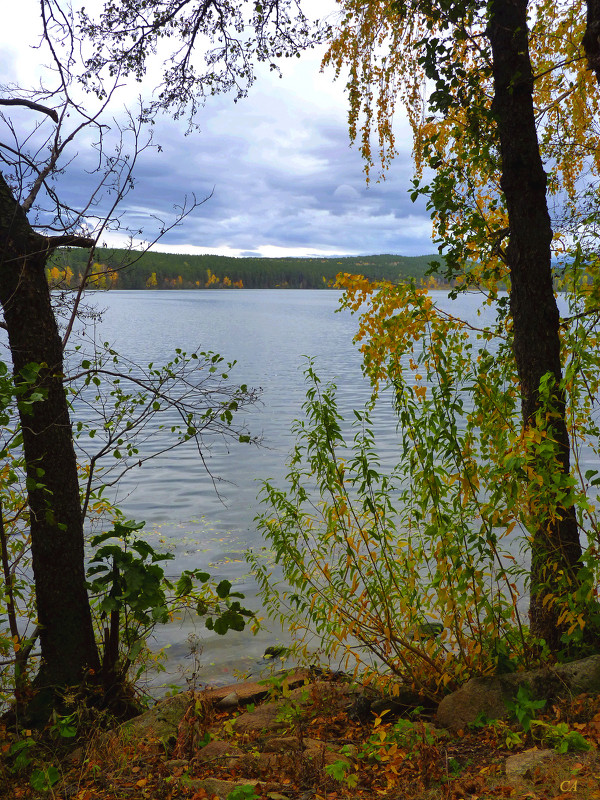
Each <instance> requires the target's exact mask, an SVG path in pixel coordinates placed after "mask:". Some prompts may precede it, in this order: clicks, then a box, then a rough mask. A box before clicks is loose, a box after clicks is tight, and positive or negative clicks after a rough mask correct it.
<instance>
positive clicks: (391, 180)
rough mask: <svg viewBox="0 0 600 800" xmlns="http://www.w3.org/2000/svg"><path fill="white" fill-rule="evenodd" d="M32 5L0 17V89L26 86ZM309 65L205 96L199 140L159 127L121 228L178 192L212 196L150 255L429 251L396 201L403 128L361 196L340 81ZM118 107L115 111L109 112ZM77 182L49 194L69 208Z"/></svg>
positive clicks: (78, 191) (406, 207)
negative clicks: (243, 91) (239, 91)
mask: <svg viewBox="0 0 600 800" xmlns="http://www.w3.org/2000/svg"><path fill="white" fill-rule="evenodd" d="M37 7H38V6H37V2H36V0H19V3H18V5H17V4H14V5H13V4H11V8H12V9H14V10H12V11H11V12H9V13H8V14H6V12H7V9H3V25H2V28H1V29H0V40H1V41H0V77H1V81H0V82H1V83H3V84H5V83H7V82H10V81H15V80H19V81H20V82H21V84H22V85H27V82H28V81H29V82H31V81H32V80H34V81H35V80H36V76H37V73H38V71H39V70H38V68H37V66H36V63H37V58H38V51H36V50H32V49H30V44H31V42H32V39H31V33H32V31H33V30H34V29H35V28H36V26H37ZM317 7H318V8H319V11H320V12H322V11H323V10H325V9H331V10H333V9H335V2H333V0H320V2H318V6H317ZM38 29H39V28H38ZM319 65H320V53H316V52H314V51H310V52H309V53H307V54H305V55H304V56H303V57H302V58H301V59H290V60H284V61H283V62H282V69H283V78H282V79H279V78H278V77H277V76H276V75H275V74H274V73H271V72H269V71H268V70H267V69H265V70H261V71H260V73H259V79H258V80H257V82H256V83H255V85H254V86H253V88H252V89H251V91H250V94H249V96H248V98H247V99H245V100H242V101H240V102H238V103H234V102H233V97H230V96H223V97H216V98H210V99H209V100H208V101H207V103H206V105H205V107H204V108H203V109H202V110H201V112H200V114H199V117H198V120H197V121H198V123H199V126H200V130H199V131H193V132H192V133H190V134H189V135H188V136H185V129H186V125H185V123H184V122H181V123H178V122H174V121H173V120H170V119H162V120H159V121H158V123H157V124H156V125H155V126H154V140H155V142H156V143H158V144H160V145H161V152H160V153H157V152H156V151H147V152H146V153H145V154H144V155H143V156H142V158H141V159H140V160H139V162H138V165H137V168H136V188H135V191H134V192H133V193H131V194H130V195H129V196H128V197H127V198H126V200H125V204H124V206H123V207H122V209H121V210H122V211H124V212H125V218H126V219H127V221H128V222H129V223H130V225H131V226H133V227H136V228H138V227H141V228H144V229H145V230H147V231H148V235H152V230H153V220H152V217H153V215H157V216H159V217H161V218H163V219H168V218H169V215H170V214H171V211H172V208H173V206H174V205H176V204H178V203H181V202H182V200H183V198H184V196H185V195H186V194H188V195H189V194H190V193H192V192H193V193H194V194H195V195H196V196H197V197H198V198H202V197H204V196H206V195H208V194H210V193H211V192H212V197H211V199H210V200H209V201H208V202H206V203H205V204H203V205H202V206H201V207H200V208H198V209H197V210H196V211H195V212H194V214H193V216H191V217H188V218H187V220H186V221H185V223H184V224H183V225H182V226H180V227H179V228H177V229H176V230H174V231H172V232H171V233H169V234H168V235H167V236H166V237H165V238H164V239H163V240H162V242H161V245H160V249H161V250H164V251H167V252H190V253H219V254H223V255H264V256H279V255H301V256H310V255H334V254H335V255H338V254H349V255H352V254H375V253H398V254H402V255H420V254H423V253H431V252H434V250H435V247H434V246H433V245H432V242H431V225H430V221H429V216H428V214H427V212H426V210H425V208H424V204H423V203H420V204H419V203H417V204H413V203H412V202H411V201H410V198H409V196H408V191H407V190H408V188H409V182H410V178H411V175H412V165H411V158H410V153H411V135H410V131H409V128H408V125H407V123H406V122H405V121H404V120H403V119H402V118H401V117H399V118H398V120H397V123H396V132H397V137H398V148H399V150H400V154H399V156H398V157H397V158H396V160H395V162H394V164H393V165H392V167H391V169H390V170H389V172H388V174H387V179H386V180H385V181H384V182H380V183H377V182H372V183H371V184H370V186H369V187H368V188H367V186H366V183H365V176H364V172H363V164H362V162H361V158H360V155H359V153H358V151H357V149H356V148H351V147H350V146H349V138H348V128H347V118H346V113H347V109H346V99H345V96H344V91H343V81H342V82H339V83H334V82H333V75H332V74H331V72H328V73H325V74H320V73H319ZM30 85H31V84H30ZM137 91H138V87H137V86H132V87H130V88H129V89H128V90H126V94H128V96H129V99H131V98H133V97H134V96H135V93H136V92H137ZM122 105H123V104H122V101H119V103H118V104H116V106H115V110H114V113H115V114H119V113H120V110H121V108H122ZM27 113H29V112H27ZM20 119H21V118H20V117H17V118H16V121H17V123H18V122H19V120H20ZM86 146H87V145H86V142H85V140H80V143H79V145H78V147H77V148H76V149H78V151H79V152H80V153H81V154H82V155H81V157H82V158H83V159H84V161H85V158H86V152H85V149H84V152H83V153H82V147H83V148H85V147H86ZM80 161H81V159H80ZM88 184H89V175H88V174H87V173H86V172H85V171H83V170H82V168H81V166H79V167H78V168H77V169H75V165H73V168H72V169H70V170H67V172H66V173H65V175H63V176H62V177H61V184H60V187H61V191H62V193H63V194H64V195H65V196H72V197H73V199H74V200H75V201H77V200H80V198H82V197H83V196H84V195H85V192H86V190H87V187H88ZM108 243H109V244H118V243H119V240H118V239H115V238H113V239H110V240H109V242H108Z"/></svg>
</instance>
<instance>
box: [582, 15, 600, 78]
mask: <svg viewBox="0 0 600 800" xmlns="http://www.w3.org/2000/svg"><path fill="white" fill-rule="evenodd" d="M583 47H584V49H585V55H586V58H587V62H588V67H589V68H590V69H591V70H593V72H594V73H595V74H596V80H597V81H598V83H599V84H600V0H587V19H586V26H585V34H584V36H583Z"/></svg>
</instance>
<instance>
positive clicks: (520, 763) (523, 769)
mask: <svg viewBox="0 0 600 800" xmlns="http://www.w3.org/2000/svg"><path fill="white" fill-rule="evenodd" d="M555 755H556V753H555V752H554V750H538V749H537V748H536V747H533V748H532V749H531V750H524V751H523V752H522V753H517V754H516V755H514V756H509V758H507V759H506V764H505V765H504V770H505V772H506V777H507V778H521V777H528V775H527V773H528V772H529V771H530V770H531V769H532V768H533V767H537V765H538V764H541V763H542V762H544V761H547V760H548V759H549V758H552V757H553V756H555Z"/></svg>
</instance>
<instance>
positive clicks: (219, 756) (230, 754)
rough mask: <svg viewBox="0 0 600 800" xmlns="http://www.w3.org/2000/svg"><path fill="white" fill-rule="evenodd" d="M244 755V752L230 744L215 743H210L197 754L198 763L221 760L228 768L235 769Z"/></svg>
mask: <svg viewBox="0 0 600 800" xmlns="http://www.w3.org/2000/svg"><path fill="white" fill-rule="evenodd" d="M243 755H244V753H243V751H242V750H240V749H239V747H236V746H235V745H234V744H230V743H229V742H221V741H214V742H209V743H208V744H207V745H205V746H204V747H203V748H202V749H201V750H199V751H198V753H197V758H198V761H202V762H204V763H206V762H208V761H215V760H219V761H220V763H224V764H226V765H227V767H230V768H231V767H235V766H236V764H237V762H238V759H240V758H241V757H242V756H243Z"/></svg>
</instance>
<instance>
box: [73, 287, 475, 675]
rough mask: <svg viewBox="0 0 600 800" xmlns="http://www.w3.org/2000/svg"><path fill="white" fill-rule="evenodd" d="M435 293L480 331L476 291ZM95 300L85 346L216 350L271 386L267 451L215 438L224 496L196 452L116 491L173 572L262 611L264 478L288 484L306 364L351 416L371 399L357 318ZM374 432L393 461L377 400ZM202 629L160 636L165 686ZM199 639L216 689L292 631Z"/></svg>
mask: <svg viewBox="0 0 600 800" xmlns="http://www.w3.org/2000/svg"><path fill="white" fill-rule="evenodd" d="M434 294H435V300H436V302H437V303H438V304H439V305H440V306H441V307H443V308H446V309H448V310H450V309H452V311H453V313H456V314H457V315H458V313H460V315H461V316H462V317H463V318H466V319H467V320H469V321H471V322H474V323H475V322H478V323H479V324H481V319H480V318H478V317H477V311H478V307H479V304H480V296H479V295H476V294H470V295H466V296H463V297H461V298H460V299H459V300H458V301H455V302H452V301H450V300H449V299H448V298H447V296H446V295H445V294H444V293H443V292H436V293H434ZM87 299H88V302H90V303H92V304H93V305H95V306H96V307H97V308H98V309H101V310H102V311H103V313H102V320H101V322H100V323H99V324H98V326H97V329H96V330H95V331H94V330H93V329H92V328H91V327H89V326H88V328H87V330H86V337H85V338H90V337H91V336H92V335H95V336H96V338H97V339H98V340H99V341H109V342H110V343H111V345H112V346H113V347H114V348H115V349H116V350H117V351H118V352H119V353H120V354H121V355H122V356H126V357H128V358H130V359H132V360H133V361H135V362H137V363H139V364H146V363H148V362H154V363H155V364H156V365H158V364H160V363H163V362H166V361H167V360H168V359H169V358H170V357H171V356H172V355H173V353H174V350H175V348H176V347H181V348H182V349H184V350H186V351H188V352H191V351H193V350H196V349H197V348H201V349H203V350H213V351H216V352H219V353H221V355H223V356H224V357H225V358H226V359H227V360H234V359H235V360H237V365H236V366H235V368H234V369H233V370H232V371H231V373H230V379H231V381H232V382H236V383H247V384H248V385H249V386H254V387H261V388H262V398H261V403H260V404H259V405H258V406H256V407H255V408H253V409H252V410H251V411H249V412H247V413H245V419H246V421H247V423H248V425H249V427H250V429H251V431H252V433H253V434H262V436H263V446H262V447H260V448H256V447H252V446H248V445H243V444H239V443H234V444H233V445H232V446H230V447H229V448H227V447H225V446H224V445H223V444H222V443H220V442H215V443H214V446H213V447H212V449H211V451H210V453H208V454H207V465H208V467H209V469H210V471H211V473H212V474H213V475H215V476H218V477H219V478H220V479H221V480H220V481H219V483H218V490H219V496H218V495H217V493H216V492H215V488H214V486H213V483H212V481H211V480H210V478H209V476H208V475H207V473H206V471H205V469H204V467H203V465H202V463H201V461H200V459H199V458H198V455H197V453H196V451H195V450H194V448H193V447H191V446H186V447H185V448H179V449H177V450H175V451H173V452H172V453H170V454H168V455H166V456H163V457H160V458H158V459H156V460H154V461H150V462H147V463H146V464H144V465H143V466H142V467H141V468H139V469H135V470H134V471H132V472H130V473H128V474H127V475H126V476H125V478H124V479H123V480H122V482H121V484H120V487H119V491H118V501H119V505H120V507H121V508H122V509H123V511H124V512H125V513H126V514H127V515H128V516H129V517H130V518H133V519H136V520H145V521H146V529H145V530H146V531H147V534H148V536H149V537H150V538H151V540H152V541H153V542H154V543H155V544H160V545H161V546H163V547H166V548H168V549H170V550H171V551H172V552H173V553H174V555H175V556H176V558H175V560H174V561H172V562H169V564H168V568H169V571H170V572H172V573H173V574H176V573H177V572H178V571H179V570H181V569H183V568H207V570H208V571H209V572H211V574H213V575H214V576H215V577H218V578H228V579H230V580H232V581H235V584H236V588H237V589H238V590H239V591H242V592H244V593H245V594H246V603H247V605H248V606H249V607H251V608H258V605H259V604H258V601H257V599H256V587H255V584H254V581H253V577H252V575H251V574H249V571H248V565H247V564H246V563H245V561H244V557H243V554H244V552H245V550H246V549H248V548H254V549H257V548H260V547H262V546H263V542H262V541H261V537H260V535H259V533H258V532H257V530H256V525H255V523H254V517H255V515H256V514H257V512H258V510H259V506H258V503H257V500H256V495H257V492H258V490H259V488H260V481H261V480H263V479H273V480H274V481H275V482H276V483H278V484H279V485H283V482H284V476H285V474H286V460H287V456H288V453H289V451H290V449H291V447H292V444H293V437H292V433H291V426H292V423H293V420H294V419H295V418H297V417H298V416H299V415H300V414H301V406H302V403H303V401H304V399H305V384H304V378H303V369H304V367H305V365H306V356H311V357H313V358H314V359H315V368H316V370H317V372H318V373H319V374H320V376H321V377H322V378H323V379H324V380H330V379H333V380H334V381H335V382H336V383H337V385H338V402H339V407H340V410H341V412H342V413H343V414H348V415H350V416H352V413H351V412H352V409H353V408H361V407H362V405H363V404H364V402H365V400H366V399H367V398H368V396H369V387H368V384H367V382H366V381H365V380H364V378H363V376H362V373H361V368H360V363H361V362H360V355H359V353H358V352H357V350H356V348H355V347H354V346H353V344H352V338H353V335H354V333H355V331H356V327H357V320H356V318H354V317H352V316H351V315H350V314H349V313H348V312H346V311H344V312H341V313H335V312H336V309H337V307H338V302H339V293H338V292H336V291H294V290H289V291H287V290H286V291H282V290H260V291H251V290H236V291H187V292H186V291H172V292H148V291H140V292H138V291H129V292H116V291H115V292H110V293H94V294H90V295H88V297H87ZM82 413H83V412H82ZM374 424H375V431H376V437H377V446H378V450H379V452H380V455H381V456H382V458H383V459H384V461H386V460H389V462H390V463H392V461H393V457H394V453H395V451H396V450H397V448H398V444H399V443H398V438H397V434H396V428H395V418H394V415H393V413H392V411H391V408H389V407H387V406H386V404H384V403H381V404H379V406H378V409H377V412H376V416H375V418H374ZM151 445H152V441H150V446H151ZM193 630H194V628H193V625H192V623H191V621H190V620H186V621H184V622H181V623H174V624H171V625H168V626H166V627H164V628H160V629H159V630H158V631H157V636H156V642H155V645H156V646H157V647H162V646H163V645H165V644H168V645H169V650H168V656H169V660H168V668H169V673H170V674H169V677H168V678H166V680H167V681H171V682H181V680H182V678H181V676H180V675H179V674H178V670H179V669H180V668H181V667H182V666H185V664H186V663H188V660H187V659H186V656H187V655H188V653H189V644H188V642H187V637H188V635H189V634H190V632H192V631H193ZM197 633H198V634H199V635H200V636H201V639H202V645H201V646H202V655H201V658H200V663H201V673H200V675H201V679H202V680H206V681H209V682H212V683H227V682H229V681H230V680H231V678H232V673H233V672H235V671H238V670H239V671H242V672H246V671H250V672H253V673H256V672H257V670H260V668H261V667H263V666H264V662H262V661H261V657H262V655H263V653H264V650H265V647H266V646H268V645H271V644H274V643H276V642H278V641H280V640H283V641H285V633H284V632H282V631H281V630H277V628H276V627H275V626H273V625H271V630H270V631H269V630H266V631H262V632H261V633H260V634H259V635H258V636H256V637H253V636H252V635H251V634H250V633H247V632H242V633H235V632H230V633H228V634H227V635H226V636H225V637H219V636H216V635H214V634H211V633H210V632H209V631H207V630H206V629H204V627H203V626H200V627H199V628H198V629H197Z"/></svg>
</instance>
